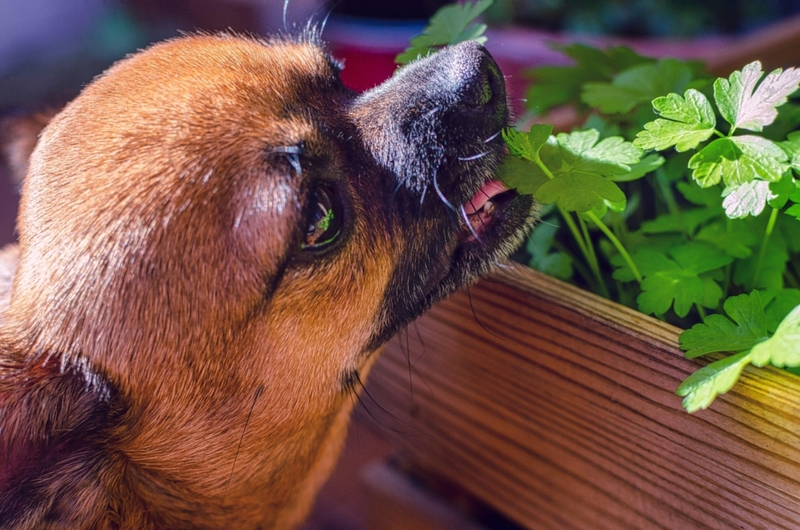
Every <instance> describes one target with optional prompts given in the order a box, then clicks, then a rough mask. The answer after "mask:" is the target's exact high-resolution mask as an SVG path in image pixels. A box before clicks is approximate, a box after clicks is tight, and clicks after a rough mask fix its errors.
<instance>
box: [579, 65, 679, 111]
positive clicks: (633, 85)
mask: <svg viewBox="0 0 800 530" xmlns="http://www.w3.org/2000/svg"><path fill="white" fill-rule="evenodd" d="M691 78H692V71H691V69H690V68H689V66H687V65H686V63H684V62H683V61H677V60H675V59H663V60H661V61H658V62H657V63H656V64H641V65H637V66H633V67H631V68H628V69H626V70H625V71H623V72H620V73H619V74H617V75H616V76H614V78H613V80H612V81H611V82H610V83H597V82H593V83H585V84H584V85H583V93H582V94H581V100H582V101H583V102H584V103H586V104H587V105H589V106H591V107H595V108H598V109H600V111H601V112H603V113H605V114H624V113H627V112H630V111H631V109H633V108H634V107H635V106H636V105H638V104H640V103H645V102H648V101H650V100H652V99H653V98H655V97H658V96H660V95H661V94H665V93H669V92H675V91H680V90H683V89H684V88H686V85H687V83H689V81H690V80H691Z"/></svg>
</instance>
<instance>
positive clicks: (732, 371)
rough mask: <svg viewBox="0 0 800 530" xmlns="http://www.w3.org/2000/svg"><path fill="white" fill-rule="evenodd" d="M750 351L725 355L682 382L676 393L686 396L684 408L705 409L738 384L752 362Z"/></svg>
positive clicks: (690, 410)
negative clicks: (745, 368) (744, 370)
mask: <svg viewBox="0 0 800 530" xmlns="http://www.w3.org/2000/svg"><path fill="white" fill-rule="evenodd" d="M750 357H751V354H750V352H748V351H744V352H741V353H738V354H736V355H731V356H730V357H725V358H724V359H720V360H719V361H716V362H713V363H711V364H709V365H708V366H704V367H703V368H700V369H699V370H697V371H696V372H695V373H693V374H692V375H690V376H689V377H687V378H686V380H685V381H684V382H683V383H681V385H680V386H679V387H678V389H677V390H676V391H675V393H676V394H677V395H679V396H685V398H684V400H683V408H685V409H686V411H687V412H690V413H692V412H697V411H698V410H700V409H705V408H707V407H708V406H709V405H711V403H712V402H713V401H714V399H715V398H716V397H717V396H718V395H719V394H724V393H725V392H727V391H728V390H730V389H731V388H733V385H735V384H736V381H738V380H739V376H740V375H741V374H742V370H743V369H744V367H745V366H747V365H748V364H749V363H750Z"/></svg>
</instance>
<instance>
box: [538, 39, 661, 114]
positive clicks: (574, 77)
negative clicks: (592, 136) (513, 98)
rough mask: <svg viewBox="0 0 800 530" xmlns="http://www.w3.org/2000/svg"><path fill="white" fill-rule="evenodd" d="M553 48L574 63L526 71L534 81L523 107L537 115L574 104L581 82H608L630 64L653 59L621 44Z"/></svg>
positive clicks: (581, 85) (573, 45)
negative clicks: (614, 45) (570, 103)
mask: <svg viewBox="0 0 800 530" xmlns="http://www.w3.org/2000/svg"><path fill="white" fill-rule="evenodd" d="M555 48H556V49H560V50H561V51H562V52H563V53H564V54H565V55H566V56H567V57H569V58H571V59H572V60H573V61H575V64H574V65H573V66H542V67H540V68H536V69H534V70H531V71H530V72H529V73H528V76H529V77H531V78H533V79H534V83H533V84H532V85H531V87H530V88H529V89H528V90H527V92H526V99H527V103H526V106H527V107H528V109H529V110H531V111H534V112H536V113H537V114H542V113H544V112H547V111H548V110H550V109H551V108H553V107H557V106H559V105H563V104H565V103H569V102H576V103H577V102H578V101H579V98H580V94H581V90H582V88H583V85H584V84H585V83H587V82H589V81H608V80H611V78H612V76H613V75H614V74H616V73H617V72H620V71H622V70H624V69H626V68H628V67H630V66H633V65H636V64H644V63H651V62H653V59H649V58H646V57H642V56H641V55H638V54H637V53H636V52H634V51H633V50H631V49H630V48H627V47H624V46H619V47H616V48H609V49H608V50H605V51H604V50H598V49H597V48H592V47H591V46H586V45H583V44H571V45H569V46H555Z"/></svg>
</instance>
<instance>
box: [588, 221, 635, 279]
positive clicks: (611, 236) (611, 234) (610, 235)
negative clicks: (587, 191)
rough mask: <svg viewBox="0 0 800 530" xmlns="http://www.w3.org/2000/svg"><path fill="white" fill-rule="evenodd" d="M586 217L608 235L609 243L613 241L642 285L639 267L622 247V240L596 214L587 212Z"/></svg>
mask: <svg viewBox="0 0 800 530" xmlns="http://www.w3.org/2000/svg"><path fill="white" fill-rule="evenodd" d="M586 216H587V217H588V218H589V219H591V220H592V222H593V223H594V224H596V225H597V228H599V229H600V230H602V231H603V233H604V234H605V235H606V237H607V238H608V239H609V241H611V243H612V244H613V245H614V247H616V249H617V251H618V252H619V253H620V255H621V256H622V259H624V260H625V263H627V264H628V267H630V269H631V272H632V273H633V277H634V278H636V281H637V282H639V283H642V274H641V273H640V272H639V269H638V267H636V264H635V263H634V262H633V260H632V259H631V256H630V254H628V251H627V250H625V247H624V246H623V245H622V243H621V242H620V240H619V239H617V236H615V235H614V232H612V231H611V230H609V229H608V227H607V226H606V224H605V223H604V222H603V221H602V220H601V219H600V218H599V217H597V216H596V215H595V214H594V212H586Z"/></svg>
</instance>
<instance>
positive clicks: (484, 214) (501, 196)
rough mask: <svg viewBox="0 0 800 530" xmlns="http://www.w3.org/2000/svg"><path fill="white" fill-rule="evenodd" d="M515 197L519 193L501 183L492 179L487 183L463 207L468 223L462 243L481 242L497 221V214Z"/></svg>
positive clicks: (462, 235)
mask: <svg viewBox="0 0 800 530" xmlns="http://www.w3.org/2000/svg"><path fill="white" fill-rule="evenodd" d="M515 197H517V192H515V191H514V190H512V189H509V188H508V187H506V185H505V184H503V183H502V182H501V181H499V180H496V179H491V180H488V181H487V182H485V183H484V184H483V185H482V186H481V187H480V188H478V191H476V192H475V195H473V196H472V198H471V199H470V200H468V201H467V203H466V204H464V206H463V210H462V211H463V213H464V216H465V221H466V223H465V226H464V229H463V231H462V233H461V236H460V238H459V240H460V242H461V243H470V242H473V241H476V240H480V238H481V235H482V234H483V233H485V232H486V231H487V230H488V229H489V227H490V226H491V224H492V222H493V221H495V220H496V218H497V213H498V212H500V211H502V209H503V207H505V206H506V205H507V204H509V203H510V202H511V201H512V200H513V199H514V198H515Z"/></svg>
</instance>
